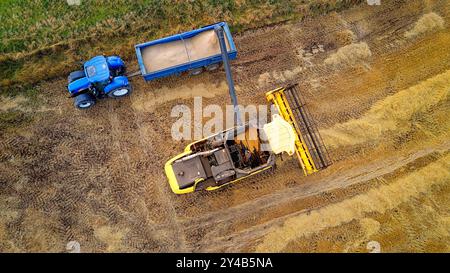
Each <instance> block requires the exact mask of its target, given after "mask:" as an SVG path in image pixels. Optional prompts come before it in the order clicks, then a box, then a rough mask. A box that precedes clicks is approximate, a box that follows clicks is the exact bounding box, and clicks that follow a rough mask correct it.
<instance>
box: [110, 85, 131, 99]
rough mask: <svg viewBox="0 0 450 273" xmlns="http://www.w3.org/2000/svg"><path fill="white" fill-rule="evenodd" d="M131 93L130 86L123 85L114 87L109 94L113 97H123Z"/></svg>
mask: <svg viewBox="0 0 450 273" xmlns="http://www.w3.org/2000/svg"><path fill="white" fill-rule="evenodd" d="M130 93H131V87H130V86H123V87H119V88H117V89H114V90H112V91H110V92H109V93H108V96H109V97H111V98H121V97H125V96H127V95H129V94H130Z"/></svg>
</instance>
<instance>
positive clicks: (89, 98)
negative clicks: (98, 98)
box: [74, 93, 95, 110]
mask: <svg viewBox="0 0 450 273" xmlns="http://www.w3.org/2000/svg"><path fill="white" fill-rule="evenodd" d="M94 104H95V97H94V96H93V95H91V94H88V93H84V94H80V95H78V96H76V97H75V103H74V105H75V107H76V108H78V109H83V110H84V109H88V108H90V107H92V106H94Z"/></svg>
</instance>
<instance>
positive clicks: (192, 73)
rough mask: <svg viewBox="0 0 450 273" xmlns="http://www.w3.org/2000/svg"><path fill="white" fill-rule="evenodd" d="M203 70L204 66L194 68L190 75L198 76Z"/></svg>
mask: <svg viewBox="0 0 450 273" xmlns="http://www.w3.org/2000/svg"><path fill="white" fill-rule="evenodd" d="M202 72H203V67H199V68H194V69H191V70H189V75H191V76H197V75H200V74H201V73H202Z"/></svg>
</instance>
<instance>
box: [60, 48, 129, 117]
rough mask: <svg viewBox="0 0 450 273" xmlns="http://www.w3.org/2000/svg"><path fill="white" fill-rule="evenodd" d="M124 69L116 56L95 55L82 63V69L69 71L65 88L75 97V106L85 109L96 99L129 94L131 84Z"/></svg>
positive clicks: (123, 65) (122, 63)
mask: <svg viewBox="0 0 450 273" xmlns="http://www.w3.org/2000/svg"><path fill="white" fill-rule="evenodd" d="M125 69H126V67H125V63H124V62H123V61H122V59H121V58H120V57H118V56H109V57H105V56H96V57H94V58H92V59H90V60H89V61H87V62H85V63H84V64H83V70H79V71H74V72H72V73H70V75H69V77H68V82H69V84H68V85H67V89H68V90H69V93H70V95H71V97H73V98H74V99H75V103H74V105H75V107H77V108H78V109H87V108H89V107H91V106H93V105H94V104H95V102H96V100H97V99H101V98H106V97H111V98H120V97H123V96H126V95H129V94H130V93H131V86H130V83H129V82H128V78H127V77H126V76H125Z"/></svg>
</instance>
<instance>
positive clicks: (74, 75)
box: [67, 70, 86, 83]
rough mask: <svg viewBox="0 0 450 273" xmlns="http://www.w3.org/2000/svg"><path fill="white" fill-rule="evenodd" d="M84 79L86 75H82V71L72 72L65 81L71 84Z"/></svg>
mask: <svg viewBox="0 0 450 273" xmlns="http://www.w3.org/2000/svg"><path fill="white" fill-rule="evenodd" d="M84 77H86V74H85V73H84V71H83V70H79V71H74V72H72V73H70V74H69V77H68V78H67V81H68V82H69V83H71V82H73V81H76V80H78V79H81V78H84Z"/></svg>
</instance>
